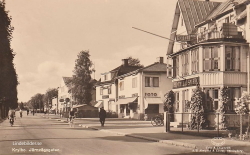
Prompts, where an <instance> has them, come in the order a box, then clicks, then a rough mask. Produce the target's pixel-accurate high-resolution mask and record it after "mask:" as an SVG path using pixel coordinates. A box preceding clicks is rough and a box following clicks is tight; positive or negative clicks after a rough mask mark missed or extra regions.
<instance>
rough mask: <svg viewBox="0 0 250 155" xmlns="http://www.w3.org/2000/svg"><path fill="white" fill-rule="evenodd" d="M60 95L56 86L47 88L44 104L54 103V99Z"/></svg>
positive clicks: (47, 105)
mask: <svg viewBox="0 0 250 155" xmlns="http://www.w3.org/2000/svg"><path fill="white" fill-rule="evenodd" d="M54 97H58V90H57V89H56V88H49V89H47V91H46V93H45V94H44V96H43V103H44V106H45V105H46V107H49V106H50V104H52V99H53V98H54Z"/></svg>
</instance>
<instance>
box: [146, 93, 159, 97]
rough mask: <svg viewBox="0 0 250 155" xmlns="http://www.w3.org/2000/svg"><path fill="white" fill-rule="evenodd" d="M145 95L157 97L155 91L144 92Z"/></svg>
mask: <svg viewBox="0 0 250 155" xmlns="http://www.w3.org/2000/svg"><path fill="white" fill-rule="evenodd" d="M145 96H148V97H149V96H150V97H157V93H145Z"/></svg>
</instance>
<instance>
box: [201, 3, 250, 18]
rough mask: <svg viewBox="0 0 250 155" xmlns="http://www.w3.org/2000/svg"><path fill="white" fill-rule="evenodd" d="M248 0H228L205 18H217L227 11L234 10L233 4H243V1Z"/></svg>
mask: <svg viewBox="0 0 250 155" xmlns="http://www.w3.org/2000/svg"><path fill="white" fill-rule="evenodd" d="M246 1H248V0H234V1H232V0H227V1H225V2H223V3H221V4H220V5H219V6H218V7H217V8H216V9H215V10H214V11H213V12H212V13H211V14H210V15H208V16H207V18H206V19H205V20H206V21H207V20H210V19H213V18H216V17H217V16H219V15H221V14H223V13H225V12H227V11H233V6H234V5H241V4H243V3H245V2H246Z"/></svg>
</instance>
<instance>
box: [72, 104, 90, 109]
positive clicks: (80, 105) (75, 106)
mask: <svg viewBox="0 0 250 155" xmlns="http://www.w3.org/2000/svg"><path fill="white" fill-rule="evenodd" d="M85 105H87V104H79V105H73V107H72V108H79V107H83V106H85Z"/></svg>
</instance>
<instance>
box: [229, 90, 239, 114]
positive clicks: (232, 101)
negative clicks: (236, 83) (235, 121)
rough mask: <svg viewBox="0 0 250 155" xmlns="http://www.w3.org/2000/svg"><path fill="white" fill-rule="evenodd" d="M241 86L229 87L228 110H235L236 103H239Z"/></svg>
mask: <svg viewBox="0 0 250 155" xmlns="http://www.w3.org/2000/svg"><path fill="white" fill-rule="evenodd" d="M240 92H241V91H240V88H229V101H228V103H227V105H228V107H227V110H229V111H233V110H234V108H235V107H234V105H237V102H238V101H237V100H239V98H240V96H241V93H240Z"/></svg>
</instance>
